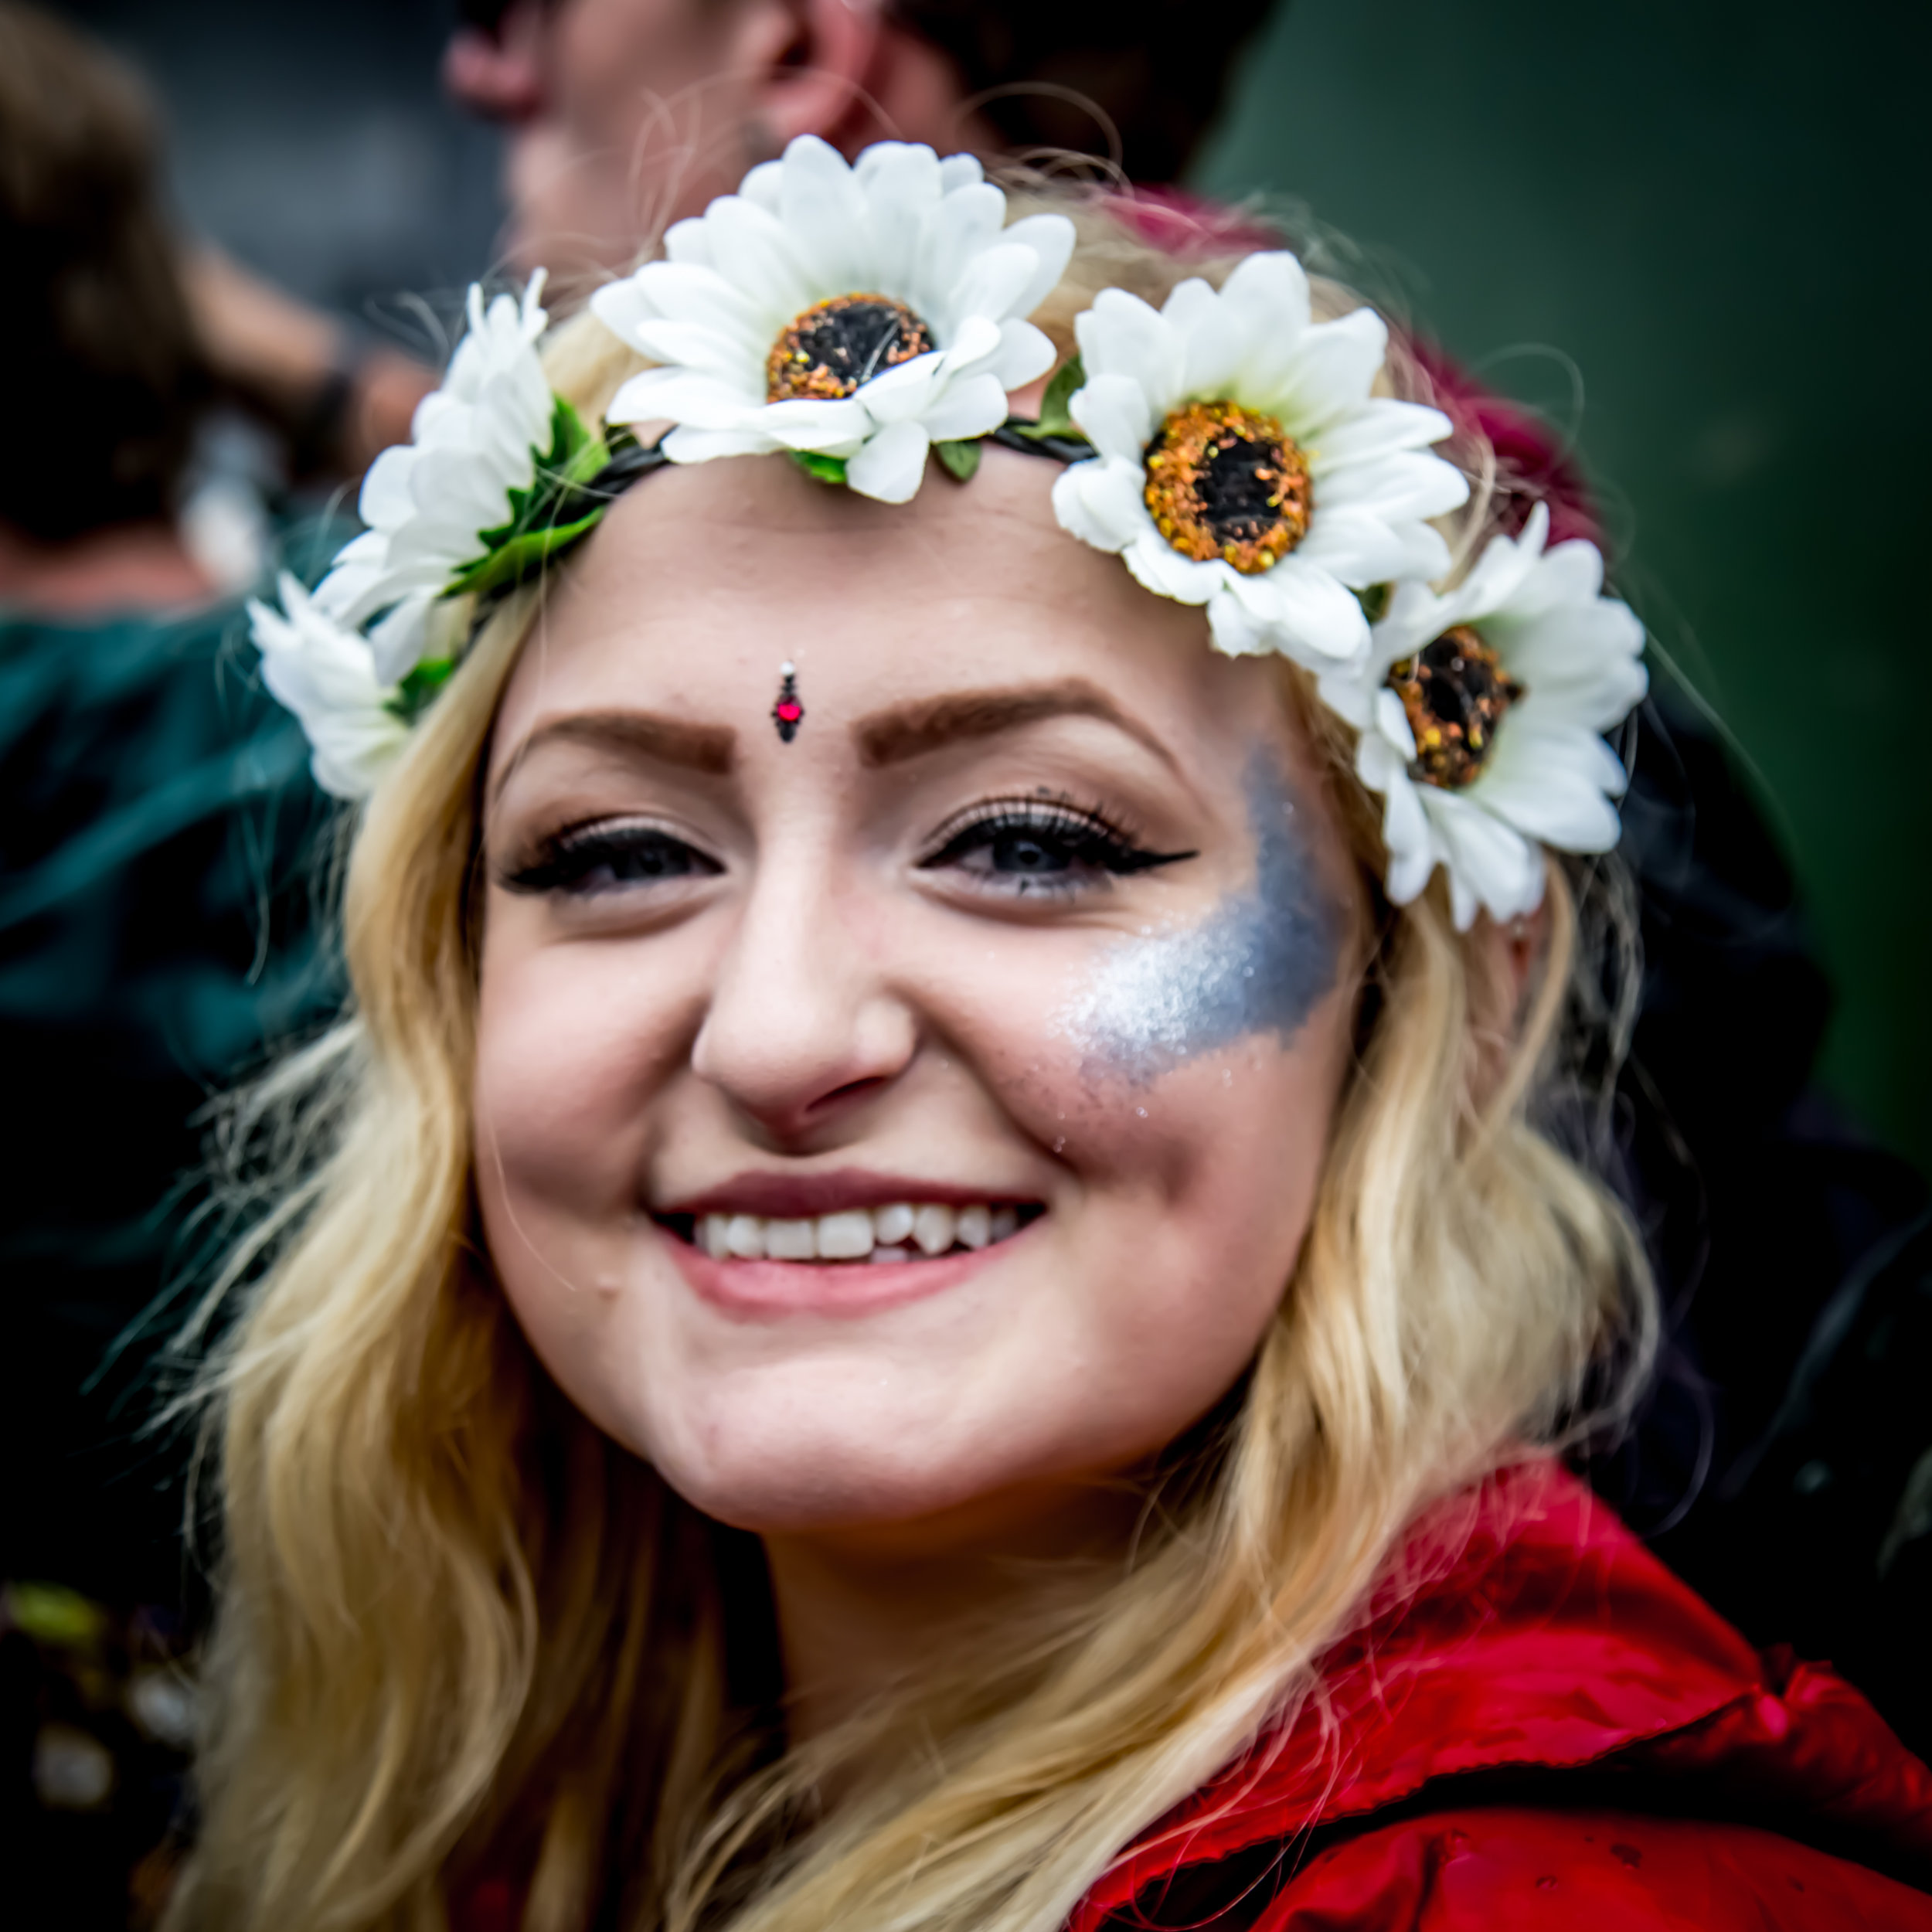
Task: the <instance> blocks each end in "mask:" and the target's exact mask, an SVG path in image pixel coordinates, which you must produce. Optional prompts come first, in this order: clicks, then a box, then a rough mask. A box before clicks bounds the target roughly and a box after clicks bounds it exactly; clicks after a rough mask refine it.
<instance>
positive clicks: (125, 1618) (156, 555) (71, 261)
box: [0, 0, 327, 1927]
mask: <svg viewBox="0 0 1932 1932" xmlns="http://www.w3.org/2000/svg"><path fill="white" fill-rule="evenodd" d="M159 163H160V155H159V148H158V141H157V138H156V131H155V118H154V116H153V114H152V113H151V109H150V107H149V104H148V100H147V98H146V97H145V93H144V90H143V89H142V88H141V85H140V83H138V80H136V78H135V77H134V75H133V74H131V73H129V72H128V70H125V69H124V67H122V66H121V65H120V64H119V63H117V62H116V61H114V60H111V59H110V58H109V57H108V56H106V55H105V54H104V53H103V52H102V51H101V50H100V49H99V48H98V47H97V46H94V45H93V44H92V43H90V42H89V41H87V40H86V39H83V37H82V36H80V35H79V34H77V32H74V31H73V30H72V29H70V28H69V27H67V26H64V25H63V24H62V23H61V22H58V21H57V20H56V19H53V18H52V17H50V16H49V15H46V14H44V13H42V12H38V11H36V9H32V8H29V7H26V6H21V5H14V4H11V0H8V3H6V4H0V248H3V249H4V250H5V257H6V260H7V262H8V264H9V270H8V281H7V299H6V301H5V304H0V345H3V346H4V354H5V363H6V367H7V368H8V369H9V372H10V379H9V401H8V409H7V417H6V422H7V438H8V441H7V451H6V454H7V459H8V460H7V461H6V463H5V465H4V466H0V467H4V471H5V481H4V482H0V1064H4V1066H5V1069H6V1080H5V1094H6V1100H7V1112H8V1117H9V1124H10V1128H11V1131H10V1132H9V1134H8V1136H7V1158H6V1159H5V1162H4V1163H3V1164H0V1296H4V1317H5V1325H6V1333H7V1345H6V1347H5V1349H4V1350H0V1470H4V1480H3V1481H0V1493H3V1494H4V1497H5V1513H4V1519H3V1522H4V1526H3V1528H0V1580H4V1589H3V1590H0V1737H3V1739H4V1749H5V1766H6V1771H5V1777H6V1789H5V1794H4V1797H3V1798H0V1873H4V1879H0V1884H4V1887H5V1895H6V1896H8V1897H9V1899H14V1900H17V1899H19V1898H21V1897H30V1896H32V1895H33V1893H34V1890H35V1887H36V1880H37V1879H46V1880H47V1882H48V1883H49V1884H51V1883H54V1882H55V1879H54V1875H56V1874H57V1875H58V1884H59V1888H60V1894H59V1895H60V1906H61V1910H60V1915H59V1918H58V1922H59V1923H61V1924H63V1925H65V1926H71V1927H92V1926H94V1925H119V1924H121V1923H124V1922H125V1917H126V1913H127V1910H128V1896H127V1893H128V1872H129V1870H130V1868H131V1867H138V1862H139V1860H140V1859H141V1855H142V1854H143V1853H144V1852H145V1851H146V1850H147V1849H148V1847H149V1846H150V1845H152V1844H153V1843H154V1842H155V1841H156V1840H158V1838H159V1837H160V1836H161V1835H162V1832H163V1831H164V1830H165V1828H166V1827H167V1825H168V1823H169V1821H170V1818H171V1816H172V1811H173V1809H174V1806H175V1801H176V1778H177V1774H178V1770H179V1764H180V1763H181V1761H182V1750H183V1749H184V1747H185V1744H186V1742H187V1734H188V1729H189V1723H190V1721H191V1719H190V1716H189V1713H188V1711H187V1709H186V1708H185V1704H184V1702H183V1693H182V1691H181V1689H180V1687H179V1684H178V1682H176V1680H175V1679H174V1678H173V1677H172V1676H171V1675H169V1674H168V1662H169V1660H170V1658H172V1655H174V1653H175V1651H176V1650H177V1648H179V1645H180V1642H181V1641H182V1630H181V1627H180V1618H179V1602H180V1597H181V1591H182V1583H183V1578H182V1567H181V1557H180V1546H179V1522H180V1516H181V1501H180V1494H179V1487H178V1485H175V1484H174V1483H173V1482H172V1481H168V1480H167V1479H166V1477H165V1475H164V1473H163V1472H162V1471H161V1469H160V1465H159V1463H158V1460H157V1458H156V1457H155V1454H154V1453H153V1451H152V1450H151V1448H150V1449H148V1450H146V1451H143V1450H141V1448H140V1447H138V1444H137V1443H136V1440H135V1431H136V1424H137V1419H138V1418H137V1416H136V1415H135V1414H134V1413H130V1412H129V1411H128V1410H125V1409H124V1408H122V1407H120V1406H117V1397H119V1396H124V1394H125V1393H126V1390H125V1386H124V1380H123V1379H119V1378H117V1376H115V1375H114V1373H112V1372H107V1371H106V1370H104V1363H106V1362H107V1360H108V1359H109V1354H110V1350H111V1345H113V1343H114V1340H115V1338H116V1337H117V1335H121V1333H122V1332H123V1331H124V1330H125V1329H126V1328H128V1325H129V1324H130V1323H131V1322H132V1321H134V1320H135V1319H136V1318H138V1316H140V1315H141V1312H142V1311H143V1310H144V1309H145V1308H147V1307H148V1305H149V1304H151V1303H152V1302H153V1301H155V1298H156V1297H157V1295H158V1294H160V1293H161V1291H162V1288H163V1287H164V1285H165V1281H166V1280H167V1278H168V1272H169V1269H170V1266H171V1255H172V1259H173V1260H175V1261H179V1258H180V1257H179V1251H178V1250H176V1249H175V1247H174V1245H173V1244H174V1243H175V1240H176V1239H177V1237H178V1236H179V1233H180V1228H181V1222H180V1219H179V1216H175V1215H173V1214H171V1213H168V1211H167V1209H166V1203H167V1202H168V1198H169V1196H170V1194H171V1191H172V1190H173V1189H175V1184H176V1182H177V1180H178V1178H179V1176H180V1175H181V1174H182V1172H183V1171H184V1170H186V1169H188V1168H191V1167H192V1166H193V1165H195V1163H196V1160H197V1158H198V1155H199V1140H200V1132H201V1130H200V1128H199V1127H198V1126H197V1125H196V1122H195V1116H196V1114H197V1112H198V1111H199V1109H200V1107H202V1104H203V1102H204V1100H205V1099H206V1095H207V1094H208V1092H209V1090H210V1088H211V1087H213V1086H214V1085H215V1084H216V1083H219V1082H221V1081H223V1080H226V1078H228V1077H231V1076H232V1075H233V1073H235V1071H236V1070H237V1069H238V1068H240V1067H242V1066H246V1065H247V1064H248V1063H250V1062H251V1061H252V1060H254V1059H256V1058H257V1057H258V1056H260V1054H261V1053H263V1052H264V1049H265V1048H266V1046H267V1043H269V1041H270V1039H274V1038H275V1037H277V1036H279V1035H280V1034H281V1033H282V1032H284V1030H285V1029H287V1028H288V1027H289V1026H294V1025H299V1024H300V1022H301V1019H302V1018H303V1016H304V1012H306V1011H307V1010H308V1005H307V1002H309V1001H310V1000H311V999H312V998H313V997H314V995H315V992H317V991H318V990H319V989H320V986H321V981H324V980H325V979H326V977H327V975H326V974H325V973H324V972H321V971H320V970H319V969H318V966H317V962H316V959H315V954H314V951H313V948H312V947H311V943H310V940H309V937H308V928H307V925H306V921H305V918H304V910H305V906H306V900H305V898H304V897H299V896H298V898H297V899H296V900H295V901H294V903H291V904H288V905H286V906H284V904H283V903H281V901H280V900H278V898H277V891H276V889H277V885H278V884H279V883H280V882H281V880H283V879H284V878H286V877H287V876H289V874H290V873H291V872H292V870H293V869H294V862H295V859H296V857H297V855H298V854H299V853H301V852H303V851H304V850H305V849H307V847H308V845H309V843H310V841H311V833H312V832H313V831H314V830H315V826H316V825H317V824H318V812H319V807H318V804H317V801H316V800H315V794H314V793H313V791H312V789H311V785H310V782H309V780H308V774H307V770H306V760H305V758H304V752H303V746H302V740H301V733H300V732H299V731H298V730H294V729H292V728H291V726H290V724H289V723H288V721H287V719H285V718H284V716H282V714H281V713H280V712H279V711H277V710H275V709H273V708H272V707H270V706H268V705H267V703H266V702H265V700H264V699H263V697H262V696H261V695H260V692H259V691H258V689H257V687H256V685H255V683H254V681H253V675H252V672H250V671H249V670H247V669H246V668H244V666H243V662H242V661H241V660H240V659H238V658H234V657H233V645H234V641H235V638H236V624H237V618H238V615H239V610H240V606H239V601H238V600H237V599H236V597H235V595H234V591H235V590H236V589H238V588H240V587H242V586H243V583H246V582H247V580H249V579H250V578H251V577H252V574H253V572H252V568H251V566H250V562H249V560H247V558H246V557H244V558H243V559H242V560H240V563H239V566H238V564H237V560H236V557H235V556H234V555H233V543H229V542H226V538H225V537H224V532H223V527H222V526H221V524H220V522H219V519H218V518H217V519H209V517H208V516H207V515H206V514H205V509H206V506H205V505H204V506H203V511H204V513H203V514H201V515H199V519H198V516H197V514H196V512H195V511H194V510H193V509H192V500H191V498H190V495H189V488H188V485H189V474H190V470H191V464H192V456H193V452H194V448H195V444H196V434H197V430H198V427H199V424H200V423H201V421H202V417H203V414H204V412H205V411H206V409H207V407H208V406H209V404H210V403H211V402H212V401H213V399H214V398H215V396H216V395H217V394H218V393H219V389H220V383H219V378H218V377H217V376H216V373H215V372H214V371H213V369H211V367H210V362H209V357H208V356H207V355H206V352H205V345H204V344H203V342H202V340H201V339H200V338H199V335H198V332H197V330H196V325H195V318H194V313H193V306H192V303H191V301H190V299H189V294H188V292H187V291H186V289H185V287H184V286H183V283H182V276H181V274H180V273H179V266H178V264H179V244H178V241H177V238H176V236H175V233H173V231H172V227H171V226H170V224H169V223H168V220H167V219H166V217H165V214H164V212H163V209H162V203H161V199H160V189H159ZM211 535H212V539H213V540H211ZM226 536H228V537H232V536H233V532H232V531H229V532H227V533H226ZM238 579H239V580H240V581H237V580H238ZM15 1922H16V1923H24V1922H25V1921H15ZM35 1922H36V1923H39V1922H42V1921H39V1920H36V1921H35ZM46 1922H49V1923H51V1922H54V1921H53V1920H49V1921H46Z"/></svg>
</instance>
